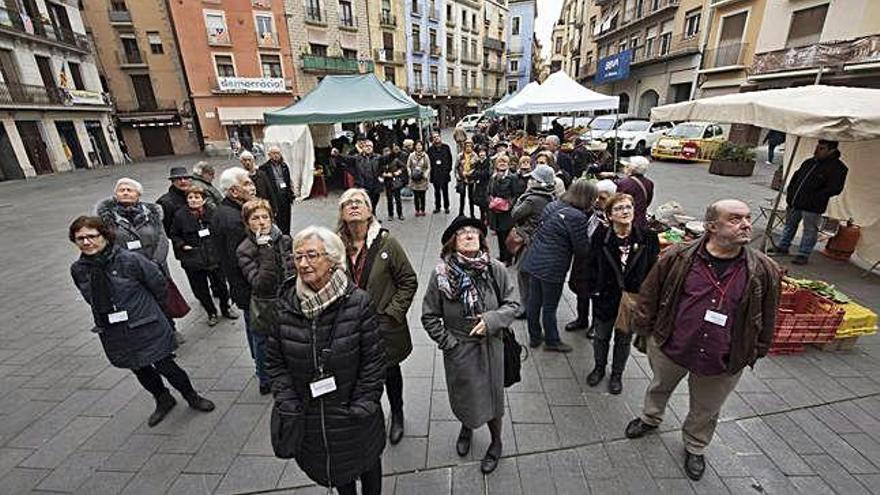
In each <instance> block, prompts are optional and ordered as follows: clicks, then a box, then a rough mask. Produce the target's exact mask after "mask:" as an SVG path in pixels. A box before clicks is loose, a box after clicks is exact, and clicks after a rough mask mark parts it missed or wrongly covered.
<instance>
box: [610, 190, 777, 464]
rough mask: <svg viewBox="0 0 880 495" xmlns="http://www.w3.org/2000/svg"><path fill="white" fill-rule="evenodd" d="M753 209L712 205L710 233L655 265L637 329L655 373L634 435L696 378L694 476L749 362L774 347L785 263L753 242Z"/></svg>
mask: <svg viewBox="0 0 880 495" xmlns="http://www.w3.org/2000/svg"><path fill="white" fill-rule="evenodd" d="M751 223H752V222H751V213H750V211H749V207H748V205H746V204H745V203H743V202H742V201H738V200H731V199H728V200H721V201H717V202H715V203H713V204H712V205H711V206H709V208H708V209H707V210H706V217H705V227H706V235H705V237H704V239H702V240H699V241H695V242H692V243H689V244H686V245H682V246H677V247H675V248H672V250H671V251H670V252H668V253H666V254H665V255H664V256H663V257H662V258H661V259H660V260H659V261H658V262H657V264H656V265H654V268H653V269H652V270H651V272H650V273H649V274H648V277H647V278H646V279H645V281H644V282H643V283H642V287H641V289H640V291H639V305H638V307H637V308H636V311H635V318H634V319H635V322H634V327H635V331H636V333H638V334H639V335H642V336H645V337H647V352H648V361H649V363H650V364H651V370H652V371H653V374H654V377H653V379H652V380H651V383H650V385H648V389H647V391H646V392H645V403H644V408H643V410H642V415H641V416H640V417H638V418H636V419H633V420H632V421H630V423H629V424H628V425H627V426H626V436H627V437H628V438H638V437H641V436H643V435H644V434H646V433H648V432H650V431H653V430H655V429H657V426H659V425H660V422H661V421H663V414H664V412H665V410H666V404H667V402H668V401H669V396H670V395H671V394H672V392H673V391H674V390H675V388H676V387H677V386H678V384H679V382H680V381H681V380H682V379H683V378H684V377H685V376H687V377H688V389H689V395H690V408H689V410H688V415H687V418H685V420H684V423H683V424H682V437H683V440H684V445H685V450H686V452H685V462H684V468H685V472H686V473H687V475H688V476H689V477H690V478H691V479H693V480H699V479H700V478H702V476H703V471H705V469H706V464H705V459H704V457H703V455H704V454H703V453H704V451H705V449H706V447H707V446H708V445H709V442H710V441H711V440H712V436H713V434H714V432H715V426H716V424H717V423H718V415H719V413H720V411H721V407H722V406H723V405H724V402H725V400H727V396H728V395H730V393H731V392H732V391H733V389H734V388H736V384H737V383H738V382H739V379H740V376H742V370H743V368H744V367H746V366H754V364H755V362H756V361H757V360H758V358H761V357H763V356H765V355H766V354H767V350H768V349H769V348H770V343H771V342H772V340H773V330H774V328H775V323H776V306H777V304H778V302H779V278H780V274H779V268H778V266H777V265H776V263H774V262H773V261H772V260H771V259H770V258H768V257H767V256H765V255H764V254H762V253H760V252H759V251H757V250H755V249H752V248H750V247H748V244H749V242H750V241H751V238H752V225H751Z"/></svg>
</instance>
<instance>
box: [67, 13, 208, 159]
mask: <svg viewBox="0 0 880 495" xmlns="http://www.w3.org/2000/svg"><path fill="white" fill-rule="evenodd" d="M81 6H82V10H81V14H82V18H83V22H84V24H85V27H86V31H87V32H88V33H89V34H90V35H91V37H92V39H93V40H94V42H95V55H96V56H97V61H98V70H99V72H100V74H101V77H102V78H103V82H104V84H105V85H106V87H107V89H108V90H109V92H110V96H111V102H112V103H113V108H114V110H115V117H116V119H115V124H116V131H117V137H118V138H119V139H120V140H121V142H122V143H123V146H124V147H125V149H126V151H127V152H128V154H129V156H130V157H131V158H133V159H138V158H143V157H151V156H162V155H172V154H187V153H196V152H198V151H199V150H200V146H199V141H198V134H197V125H196V124H195V119H194V114H193V107H192V104H191V102H190V100H189V93H188V90H187V81H186V75H185V73H184V71H183V67H182V66H181V63H180V56H179V51H178V48H177V41H176V40H175V39H174V31H173V26H172V23H171V16H170V15H169V12H168V10H167V9H166V5H165V3H164V2H138V1H136V0H93V1H89V2H82V3H81Z"/></svg>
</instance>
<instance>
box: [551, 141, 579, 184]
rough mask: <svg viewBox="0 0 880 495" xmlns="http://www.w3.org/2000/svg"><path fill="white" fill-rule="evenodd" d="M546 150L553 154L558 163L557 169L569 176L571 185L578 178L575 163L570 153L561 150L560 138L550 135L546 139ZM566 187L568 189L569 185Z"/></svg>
mask: <svg viewBox="0 0 880 495" xmlns="http://www.w3.org/2000/svg"><path fill="white" fill-rule="evenodd" d="M544 150H546V151H549V152H550V153H552V154H553V160H554V161H555V162H556V169H557V170H562V171H563V172H565V173H566V174H568V183H571V180H572V179H574V178H576V177H577V175H575V173H574V172H575V170H574V162H572V161H571V157H570V156H568V153H566V152H564V151H562V150H561V149H560V144H559V137H557V136H555V135H550V136H547V137H546V138H544ZM565 187H568V184H566V185H565Z"/></svg>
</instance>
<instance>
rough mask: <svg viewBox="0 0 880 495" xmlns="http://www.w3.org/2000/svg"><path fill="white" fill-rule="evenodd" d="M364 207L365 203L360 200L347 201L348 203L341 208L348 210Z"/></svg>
mask: <svg viewBox="0 0 880 495" xmlns="http://www.w3.org/2000/svg"><path fill="white" fill-rule="evenodd" d="M366 205H367V203H365V202H364V200H362V199H349V200H348V201H346V202H344V203H342V206H343V207H345V208H348V207H350V206H357V207H361V206H366Z"/></svg>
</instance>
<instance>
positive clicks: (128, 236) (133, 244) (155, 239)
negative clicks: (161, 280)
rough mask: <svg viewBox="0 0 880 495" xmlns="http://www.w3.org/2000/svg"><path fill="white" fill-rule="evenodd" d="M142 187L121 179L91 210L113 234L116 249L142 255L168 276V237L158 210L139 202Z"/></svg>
mask: <svg viewBox="0 0 880 495" xmlns="http://www.w3.org/2000/svg"><path fill="white" fill-rule="evenodd" d="M143 193H144V187H143V186H142V185H141V184H140V182H138V181H136V180H134V179H129V178H127V177H123V178H121V179H119V180H118V181H116V188H115V189H113V197H112V198H108V199H105V200H103V201H101V202H100V203H98V204H97V206H95V213H96V214H97V215H98V216H99V217H101V219H102V220H104V223H106V224H108V225H109V226H111V227H112V228H113V230H114V231H115V232H116V245H117V246H121V247H123V248H125V249H128V250H129V251H135V252H138V253H141V254H143V255H144V256H146V257H147V258H148V259H151V260H153V262H155V263H156V264H157V265H159V266H160V267H161V268H162V272H163V273H164V274H165V275H166V276H168V261H167V258H168V237H167V236H166V235H165V227H164V226H163V224H162V220H163V212H162V208H161V207H160V206H159V205H157V204H155V203H145V202H143V201H141V195H142V194H143Z"/></svg>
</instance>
